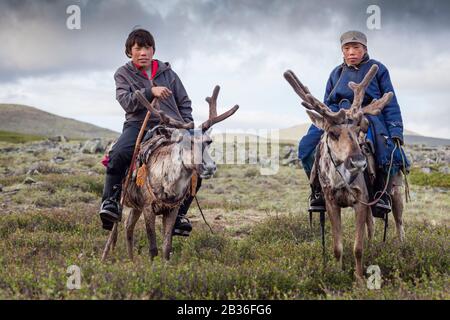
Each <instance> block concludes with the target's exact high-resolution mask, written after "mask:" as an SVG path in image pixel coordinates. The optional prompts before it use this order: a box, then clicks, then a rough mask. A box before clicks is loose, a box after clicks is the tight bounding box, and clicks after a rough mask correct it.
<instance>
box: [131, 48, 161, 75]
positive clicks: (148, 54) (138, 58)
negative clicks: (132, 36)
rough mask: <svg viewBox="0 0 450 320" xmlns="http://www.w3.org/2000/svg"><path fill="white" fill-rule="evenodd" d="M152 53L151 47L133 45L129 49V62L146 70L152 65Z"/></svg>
mask: <svg viewBox="0 0 450 320" xmlns="http://www.w3.org/2000/svg"><path fill="white" fill-rule="evenodd" d="M154 53H155V51H154V50H153V47H149V46H144V47H140V46H138V45H137V44H136V43H135V44H134V45H133V46H132V47H131V61H133V63H134V64H136V65H138V66H140V67H142V68H144V69H148V68H149V67H150V64H151V63H152V59H153V54H154Z"/></svg>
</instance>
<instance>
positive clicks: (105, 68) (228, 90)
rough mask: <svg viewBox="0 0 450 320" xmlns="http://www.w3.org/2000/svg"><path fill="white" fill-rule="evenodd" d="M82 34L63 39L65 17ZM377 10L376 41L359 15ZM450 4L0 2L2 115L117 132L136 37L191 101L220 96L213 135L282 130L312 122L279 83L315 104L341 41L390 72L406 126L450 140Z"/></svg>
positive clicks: (199, 103) (197, 109) (200, 104)
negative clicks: (58, 119) (38, 114)
mask: <svg viewBox="0 0 450 320" xmlns="http://www.w3.org/2000/svg"><path fill="white" fill-rule="evenodd" d="M73 4H75V5H78V6H79V7H80V9H81V29H79V30H69V29H68V28H67V27H66V20H67V18H68V17H69V14H67V13H66V9H67V7H68V6H69V5H73ZM371 4H376V5H378V6H379V7H380V9H381V29H379V30H369V29H368V28H367V23H366V22H367V19H368V18H369V16H370V14H368V13H367V12H366V10H367V8H368V6H369V5H371ZM449 21H450V1H446V0H443V1H432V0H429V1H414V0H410V1H375V0H370V1H364V0H363V1H358V0H354V1H349V0H340V1H324V0H315V1H299V0H296V1H288V0H279V1H257V0H248V1H243V0H234V1H209V0H203V1H200V0H199V1H193V0H192V1H182V0H180V1H179V0H169V1H168V0H165V1H144V0H142V1H118V0H91V1H89V0H85V1H77V0H71V1H50V0H49V1H36V0H28V1H27V0H23V1H21V0H19V1H12V0H11V1H9V0H7V1H5V0H1V1H0V44H1V46H0V103H19V104H26V105H30V106H34V107H37V108H39V109H42V110H45V111H48V112H52V113H55V114H58V115H61V116H65V117H70V118H75V119H78V120H83V121H86V122H90V123H93V124H96V125H99V126H102V127H106V128H110V129H113V130H116V131H119V132H120V131H121V128H122V124H123V121H124V111H123V109H122V108H121V106H120V105H119V104H118V103H117V101H116V100H115V85H114V79H113V74H114V72H115V71H116V70H117V68H118V67H120V66H121V65H123V64H124V63H126V62H127V57H126V56H125V54H124V43H125V40H126V37H127V35H128V34H129V32H130V31H131V30H132V29H133V28H134V27H135V26H137V25H138V26H141V27H143V28H146V29H148V30H149V31H151V32H152V34H153V35H154V37H155V40H156V54H155V58H156V59H159V60H162V61H168V62H170V63H171V65H172V68H173V69H174V70H175V71H176V72H177V73H178V75H179V76H180V78H181V80H182V81H183V83H184V85H185V87H186V89H187V91H188V93H189V96H190V97H191V99H192V101H193V108H194V118H195V120H196V122H197V123H200V122H202V121H203V120H204V119H206V117H207V114H208V110H207V109H208V106H207V104H206V102H205V101H204V98H205V97H206V96H207V95H210V94H211V92H212V89H213V87H214V85H216V84H219V85H220V86H221V88H222V90H221V92H220V95H219V103H218V105H219V112H220V111H221V110H222V111H223V110H224V109H225V107H230V106H232V105H234V104H239V105H240V106H241V108H240V110H239V111H238V112H237V113H236V114H235V115H234V116H233V117H232V118H230V119H228V120H227V121H226V122H223V123H222V124H220V125H218V127H219V128H220V129H222V130H223V129H224V128H225V127H226V128H227V129H228V128H230V129H233V130H246V129H266V128H285V127H289V126H293V125H296V124H300V123H305V122H309V118H308V117H307V115H306V112H305V111H304V108H302V107H301V106H300V104H299V98H298V97H297V96H296V95H295V94H294V92H293V90H292V89H291V88H290V87H289V85H288V84H287V82H286V81H285V80H284V78H283V76H282V75H283V72H284V71H285V70H286V69H292V70H294V71H295V72H296V74H297V75H298V77H299V78H300V79H301V80H302V81H303V82H304V83H305V84H306V85H308V86H309V88H310V90H311V91H312V93H313V94H314V95H315V96H316V97H318V98H320V99H322V98H323V94H324V90H325V83H326V81H327V78H328V76H329V74H330V72H331V70H332V69H333V68H334V67H335V66H337V65H338V64H340V63H341V62H342V54H341V52H340V44H339V36H340V34H341V33H342V32H344V31H347V30H349V29H357V30H361V31H363V32H365V33H366V34H367V36H368V49H369V54H370V56H371V57H372V58H374V59H376V60H379V61H381V62H383V63H384V64H385V65H386V66H387V67H388V69H389V71H390V74H391V79H392V82H393V84H394V88H395V90H396V94H397V98H398V100H399V103H400V106H401V109H402V113H403V121H404V125H405V127H406V128H407V129H409V130H413V131H416V132H418V133H420V134H424V135H429V136H435V137H443V138H450V127H449V124H448V123H449V120H450V116H449V114H450V91H449V88H450V41H449V39H450V23H449Z"/></svg>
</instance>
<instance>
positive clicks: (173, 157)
mask: <svg viewBox="0 0 450 320" xmlns="http://www.w3.org/2000/svg"><path fill="white" fill-rule="evenodd" d="M181 153H182V150H181V145H180V144H179V143H173V144H170V145H167V146H162V147H160V148H158V149H157V150H155V152H154V153H153V154H152V155H151V156H150V159H149V163H148V167H149V168H150V169H149V176H148V181H149V184H150V186H151V188H152V190H153V193H154V195H155V197H156V198H157V199H159V200H161V201H162V202H169V203H171V202H180V203H181V201H182V200H183V199H184V197H185V196H186V194H187V191H188V188H189V185H190V182H191V177H192V174H193V170H192V169H188V168H187V167H186V166H185V165H184V164H183V162H182V158H181Z"/></svg>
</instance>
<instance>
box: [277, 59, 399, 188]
mask: <svg viewBox="0 0 450 320" xmlns="http://www.w3.org/2000/svg"><path fill="white" fill-rule="evenodd" d="M377 71H378V66H377V65H373V66H372V67H371V68H370V70H369V72H368V73H367V74H366V76H365V77H364V79H363V80H362V81H361V83H359V84H356V83H354V82H350V83H349V84H348V86H349V87H350V88H351V89H352V90H353V92H354V99H353V103H352V105H351V107H350V108H349V109H347V110H346V109H341V110H339V111H338V112H333V111H331V110H330V109H329V108H328V106H327V105H325V104H324V103H322V102H320V101H319V100H318V99H316V98H315V97H314V96H313V95H312V94H311V93H310V91H309V89H308V88H307V87H306V86H304V85H303V84H302V83H301V82H300V80H298V78H297V77H296V76H295V74H294V73H293V72H292V71H290V70H288V71H286V72H285V73H284V77H285V78H286V80H287V81H288V82H289V84H290V85H291V86H292V88H293V89H294V91H295V92H296V93H297V94H298V95H299V96H300V98H301V99H302V100H303V101H302V105H303V106H304V107H305V108H306V109H308V110H306V112H307V114H308V116H309V117H310V118H311V121H312V122H313V123H314V125H315V126H316V127H318V128H320V129H322V130H324V131H325V134H324V136H323V137H322V141H323V143H324V147H325V148H327V152H328V154H329V157H330V158H331V161H332V162H333V164H334V166H335V167H336V169H337V170H338V171H339V172H340V174H341V176H342V177H343V178H344V180H345V182H346V183H348V184H349V183H351V182H352V181H353V180H354V179H355V178H356V177H357V176H358V174H359V173H360V172H362V171H363V170H364V169H365V167H366V158H365V156H364V155H363V153H362V151H361V148H360V138H361V137H362V136H364V134H365V133H367V130H368V126H369V121H368V120H367V118H366V117H365V115H366V114H370V115H378V114H380V112H381V111H382V110H383V108H384V106H385V105H386V104H388V103H389V101H390V100H391V99H392V97H393V93H392V92H388V93H385V94H384V95H383V97H382V98H381V99H379V100H373V101H372V102H371V103H370V104H369V105H367V106H366V107H364V108H362V106H361V104H362V102H363V99H364V94H365V90H366V88H367V87H368V86H369V84H370V82H371V81H372V79H373V77H374V76H375V74H376V73H377Z"/></svg>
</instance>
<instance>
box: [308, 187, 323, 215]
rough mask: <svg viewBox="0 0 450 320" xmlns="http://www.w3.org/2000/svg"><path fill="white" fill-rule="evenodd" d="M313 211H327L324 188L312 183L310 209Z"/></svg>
mask: <svg viewBox="0 0 450 320" xmlns="http://www.w3.org/2000/svg"><path fill="white" fill-rule="evenodd" d="M308 211H311V212H313V211H314V212H320V211H326V208H325V199H324V198H323V192H322V188H321V187H320V184H319V185H311V195H310V196H309V209H308Z"/></svg>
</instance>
